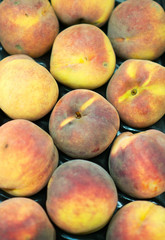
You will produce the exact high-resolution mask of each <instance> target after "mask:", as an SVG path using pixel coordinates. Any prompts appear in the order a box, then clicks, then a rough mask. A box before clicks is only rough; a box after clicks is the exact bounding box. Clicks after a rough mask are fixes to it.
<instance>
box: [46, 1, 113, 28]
mask: <svg viewBox="0 0 165 240" xmlns="http://www.w3.org/2000/svg"><path fill="white" fill-rule="evenodd" d="M51 3H52V6H53V8H54V10H55V13H56V15H57V17H58V18H59V19H60V21H61V22H63V23H64V24H66V25H73V24H76V23H82V22H86V23H90V24H93V25H96V26H98V27H101V26H103V25H104V24H105V23H106V22H107V20H108V18H109V16H110V14H111V12H112V10H113V8H114V4H115V0H104V1H99V0H83V1H75V0H51Z"/></svg>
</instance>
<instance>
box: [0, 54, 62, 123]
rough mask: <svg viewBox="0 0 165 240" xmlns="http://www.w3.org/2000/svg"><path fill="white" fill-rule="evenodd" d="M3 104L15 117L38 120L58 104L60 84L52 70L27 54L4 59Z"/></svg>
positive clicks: (0, 104) (1, 65)
mask: <svg viewBox="0 0 165 240" xmlns="http://www.w3.org/2000/svg"><path fill="white" fill-rule="evenodd" d="M0 73H1V74H0V96H1V98H0V108H1V109H2V110H3V111H4V112H5V113H6V114H7V115H8V116H9V117H10V118H12V119H20V118H22V119H27V120H31V121H34V120H38V119H40V118H42V117H44V116H45V115H46V114H47V113H49V112H50V110H51V109H52V108H53V107H54V105H55V103H56V101H57V99H58V95H59V88H58V85H57V82H56V81H55V79H54V78H53V76H52V75H51V74H50V72H49V71H48V70H47V69H46V68H45V67H43V66H41V65H40V64H38V63H37V62H35V61H34V60H33V59H32V58H31V57H29V56H27V55H23V54H15V55H12V56H8V57H6V58H4V59H2V60H1V61H0Z"/></svg>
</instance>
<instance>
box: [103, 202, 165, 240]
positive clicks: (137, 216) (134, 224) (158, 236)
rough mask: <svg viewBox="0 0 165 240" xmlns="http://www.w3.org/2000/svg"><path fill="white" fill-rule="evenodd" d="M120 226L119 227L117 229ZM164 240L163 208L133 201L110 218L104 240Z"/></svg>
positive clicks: (164, 220)
mask: <svg viewBox="0 0 165 240" xmlns="http://www.w3.org/2000/svg"><path fill="white" fill-rule="evenodd" d="M119 226H120V227H119ZM116 239H117V240H137V239H138V240H144V239H145V240H164V239H165V208H164V207H162V206H159V205H156V204H154V203H152V202H149V201H134V202H131V203H128V204H126V205H125V206H124V207H122V208H121V209H120V210H119V211H118V212H117V213H116V214H115V215H114V216H113V218H112V220H111V222H110V224H109V226H108V228H107V234H106V240H116Z"/></svg>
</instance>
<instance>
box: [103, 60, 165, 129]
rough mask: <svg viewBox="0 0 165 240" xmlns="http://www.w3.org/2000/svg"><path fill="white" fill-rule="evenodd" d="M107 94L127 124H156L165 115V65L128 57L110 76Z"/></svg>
mask: <svg viewBox="0 0 165 240" xmlns="http://www.w3.org/2000/svg"><path fill="white" fill-rule="evenodd" d="M106 97H107V99H108V101H109V102H110V103H111V104H112V105H113V106H114V107H115V108H116V109H117V111H118V113H119V116H120V118H121V120H122V121H123V122H125V123H126V124H127V125H129V126H131V127H135V128H145V127H149V126H151V125H153V124H154V123H156V122H157V121H158V120H160V119H161V118H162V117H163V116H164V114H165V67H163V66H161V65H160V64H158V63H155V62H152V61H149V60H137V59H130V60H126V61H125V62H123V63H122V64H121V65H120V67H119V68H118V70H117V71H116V72H115V73H114V75H113V76H112V78H111V79H110V81H109V83H108V86H107V90H106Z"/></svg>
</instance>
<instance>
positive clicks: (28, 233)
mask: <svg viewBox="0 0 165 240" xmlns="http://www.w3.org/2000/svg"><path fill="white" fill-rule="evenodd" d="M0 223H1V224H0V239H4V240H20V239H21V240H27V239H31V240H32V239H35V240H41V239H42V240H55V239H56V231H55V228H54V227H53V225H52V223H51V222H50V220H49V218H48V216H47V215H46V212H45V211H44V210H43V208H42V207H41V206H40V205H39V204H38V203H37V202H35V201H34V200H31V199H28V198H23V197H17V198H16V197H14V198H11V199H7V200H5V201H4V202H2V203H0Z"/></svg>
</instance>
